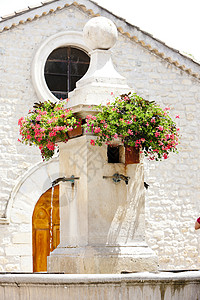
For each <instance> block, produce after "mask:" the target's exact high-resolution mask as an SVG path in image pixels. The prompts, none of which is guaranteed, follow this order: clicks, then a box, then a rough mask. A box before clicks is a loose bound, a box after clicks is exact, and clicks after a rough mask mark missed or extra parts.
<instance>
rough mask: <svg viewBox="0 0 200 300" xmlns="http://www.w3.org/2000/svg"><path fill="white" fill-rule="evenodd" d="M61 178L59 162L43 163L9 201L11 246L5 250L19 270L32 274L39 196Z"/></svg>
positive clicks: (57, 160) (7, 213)
mask: <svg viewBox="0 0 200 300" xmlns="http://www.w3.org/2000/svg"><path fill="white" fill-rule="evenodd" d="M58 177H59V159H58V157H56V158H53V159H51V160H50V161H49V162H40V163H39V164H37V165H35V166H34V167H33V168H31V169H30V170H28V171H27V172H26V173H25V174H24V175H23V176H22V177H21V178H19V181H18V183H17V184H16V186H15V187H14V189H13V191H12V194H11V197H10V199H9V202H8V206H7V211H6V220H7V222H5V221H4V223H10V225H9V229H10V233H9V234H10V243H9V245H7V246H6V247H5V253H6V255H7V256H14V257H15V258H16V259H17V260H18V262H19V263H18V267H17V269H16V270H18V271H21V272H32V271H33V257H32V215H33V211H34V207H35V205H36V203H37V201H38V200H39V198H40V196H41V195H42V194H44V193H45V192H46V191H47V190H48V189H49V188H51V186H52V184H51V183H52V181H53V180H55V179H56V178H58Z"/></svg>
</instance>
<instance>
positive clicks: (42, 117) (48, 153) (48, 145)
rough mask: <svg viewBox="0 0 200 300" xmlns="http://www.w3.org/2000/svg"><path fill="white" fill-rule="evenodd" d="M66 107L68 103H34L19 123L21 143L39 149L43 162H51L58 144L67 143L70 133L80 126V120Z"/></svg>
mask: <svg viewBox="0 0 200 300" xmlns="http://www.w3.org/2000/svg"><path fill="white" fill-rule="evenodd" d="M65 105H66V101H62V102H58V103H53V102H51V101H45V102H39V103H34V106H33V109H32V110H30V111H29V113H28V115H27V116H26V117H22V118H20V119H19V121H18V125H19V126H20V135H21V139H19V141H20V142H22V143H24V144H27V145H30V146H32V145H35V146H37V147H39V149H40V151H41V155H42V158H43V160H49V159H50V158H51V157H52V156H53V155H54V150H55V148H56V146H57V142H58V141H59V142H67V141H68V132H69V131H72V130H73V129H75V128H77V126H78V125H80V120H79V119H77V118H76V117H75V116H74V114H73V113H72V111H71V110H70V109H66V108H65Z"/></svg>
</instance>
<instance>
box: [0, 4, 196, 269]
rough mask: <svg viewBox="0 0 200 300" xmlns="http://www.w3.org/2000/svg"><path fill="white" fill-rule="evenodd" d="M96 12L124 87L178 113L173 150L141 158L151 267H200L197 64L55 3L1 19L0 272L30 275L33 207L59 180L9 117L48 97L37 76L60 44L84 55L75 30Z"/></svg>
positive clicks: (125, 28)
mask: <svg viewBox="0 0 200 300" xmlns="http://www.w3.org/2000/svg"><path fill="white" fill-rule="evenodd" d="M97 15H101V16H105V17H107V18H109V19H111V20H112V21H113V22H114V23H115V24H116V26H117V28H118V35H119V37H118V41H117V43H116V44H115V46H114V47H113V48H112V59H113V62H114V65H115V68H116V70H117V71H118V72H119V73H120V74H121V75H123V76H124V77H126V78H127V82H128V84H129V86H130V89H132V90H134V91H135V92H137V93H138V94H139V95H141V96H142V97H144V98H145V99H147V100H155V101H156V102H157V103H158V104H160V105H161V107H163V108H164V107H166V106H170V107H171V116H172V117H173V118H175V116H176V115H180V119H177V123H178V125H179V127H180V132H181V143H180V146H179V154H178V155H176V154H174V155H171V157H170V158H169V159H167V160H166V161H163V162H155V163H153V162H148V161H146V160H145V181H146V182H147V183H148V184H149V189H148V190H147V191H146V241H147V243H148V245H149V246H150V247H151V248H152V249H153V250H154V251H155V252H156V254H157V255H158V257H159V265H160V269H165V270H166V269H167V270H169V269H196V268H199V267H200V260H199V251H200V246H199V245H200V241H199V238H200V237H199V233H198V232H195V230H194V221H195V219H196V218H197V217H198V215H199V212H200V204H199V197H200V190H199V180H198V179H199V175H198V169H199V167H200V165H199V164H200V163H199V159H198V158H199V155H200V143H199V140H200V133H199V132H200V130H199V129H200V128H199V127H200V125H199V119H200V65H199V64H198V63H197V62H195V61H193V60H191V59H190V58H188V57H185V56H183V55H182V54H180V53H179V52H177V51H176V50H174V49H171V48H169V47H168V46H167V45H165V44H164V43H162V42H161V41H159V40H156V39H155V38H153V37H152V36H151V35H149V34H147V33H145V32H142V31H141V30H140V29H139V28H137V27H135V26H133V25H130V24H128V23H127V22H126V21H125V20H123V19H121V18H119V17H117V16H115V15H113V14H111V13H110V12H108V11H107V10H104V9H103V8H101V7H100V6H98V5H96V4H95V3H93V2H92V1H89V0H80V1H79V2H78V3H77V2H73V1H70V0H69V1H66V0H58V1H50V2H47V3H45V4H43V5H40V6H38V7H35V8H29V9H27V10H24V11H21V12H17V13H15V14H13V15H10V16H7V17H5V18H3V19H2V20H1V21H0V107H1V109H0V114H1V123H0V135H1V143H0V156H1V162H0V164H1V167H0V173H1V177H0V180H1V189H0V212H1V217H0V271H8V272H10V271H23V272H32V264H33V263H32V214H33V210H34V207H35V205H36V203H37V201H38V199H39V198H40V196H41V195H42V194H43V193H44V192H45V191H46V190H48V189H49V188H50V187H51V182H52V181H53V180H54V179H56V178H57V177H58V176H59V167H58V157H55V158H53V159H52V160H51V161H49V162H42V160H41V157H40V153H39V150H38V149H36V148H34V147H27V146H25V145H22V144H20V143H19V142H18V138H19V128H18V125H17V123H18V119H19V118H20V117H21V116H24V115H26V114H27V112H28V110H29V109H30V108H31V107H32V106H33V104H34V102H38V101H43V100H47V99H48V98H49V99H53V98H52V94H51V93H50V91H49V90H48V89H47V88H46V87H45V85H44V82H43V75H42V74H43V73H42V72H43V67H42V66H43V64H44V62H45V59H46V57H47V54H49V53H50V52H51V51H53V50H54V49H56V48H57V47H62V46H64V45H71V46H74V47H78V48H81V49H83V50H84V51H85V52H88V53H89V51H90V49H88V48H87V47H86V45H85V44H84V41H83V38H82V29H83V27H84V25H85V24H86V22H87V21H88V20H89V19H90V18H92V17H95V16H97Z"/></svg>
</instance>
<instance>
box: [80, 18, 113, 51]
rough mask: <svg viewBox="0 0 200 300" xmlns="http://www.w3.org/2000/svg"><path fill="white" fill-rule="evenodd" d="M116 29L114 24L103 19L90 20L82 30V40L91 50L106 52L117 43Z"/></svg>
mask: <svg viewBox="0 0 200 300" xmlns="http://www.w3.org/2000/svg"><path fill="white" fill-rule="evenodd" d="M117 36H118V34H117V28H116V26H115V24H114V23H113V22H112V21H111V20H109V19H107V18H105V17H94V18H92V19H90V20H89V21H88V22H87V23H86V24H85V26H84V28H83V38H84V40H85V43H86V45H87V46H88V47H90V48H91V49H92V50H95V49H103V50H108V49H110V48H111V47H113V46H114V45H115V43H116V41H117Z"/></svg>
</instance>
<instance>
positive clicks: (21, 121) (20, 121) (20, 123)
mask: <svg viewBox="0 0 200 300" xmlns="http://www.w3.org/2000/svg"><path fill="white" fill-rule="evenodd" d="M23 121H24V118H23V117H21V118H20V119H19V121H18V125H20V126H22V123H23Z"/></svg>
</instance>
